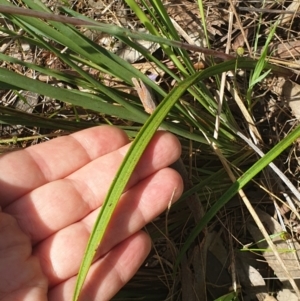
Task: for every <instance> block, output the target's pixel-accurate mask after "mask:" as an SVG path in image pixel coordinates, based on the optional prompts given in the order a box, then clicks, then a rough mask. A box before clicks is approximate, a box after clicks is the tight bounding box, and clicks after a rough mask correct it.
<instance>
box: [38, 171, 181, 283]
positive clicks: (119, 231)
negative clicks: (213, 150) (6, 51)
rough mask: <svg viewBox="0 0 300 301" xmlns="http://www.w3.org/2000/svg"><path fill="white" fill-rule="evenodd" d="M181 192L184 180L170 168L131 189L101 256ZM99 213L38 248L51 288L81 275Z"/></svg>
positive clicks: (47, 240)
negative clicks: (80, 270)
mask: <svg viewBox="0 0 300 301" xmlns="http://www.w3.org/2000/svg"><path fill="white" fill-rule="evenodd" d="M182 190H183V184H182V179H181V177H180V176H179V174H177V172H176V171H174V170H173V169H171V168H165V169H163V170H160V171H158V172H157V173H155V174H153V175H151V176H149V177H148V178H146V179H144V180H143V181H141V182H139V183H138V184H137V185H135V186H134V187H132V188H131V189H129V190H128V191H127V192H126V193H125V194H124V195H123V196H122V199H121V200H120V202H119V203H118V206H117V208H116V211H115V214H114V215H113V217H112V220H111V222H110V224H109V227H108V229H107V232H106V234H105V237H104V240H103V244H101V249H100V252H99V253H98V255H99V256H103V255H104V254H106V253H107V252H108V251H109V250H110V249H111V248H113V247H114V246H116V245H117V244H119V243H120V242H121V241H122V240H124V239H126V238H127V237H129V236H131V235H133V234H134V233H135V232H137V231H138V230H139V229H141V228H142V227H143V226H145V225H146V224H147V223H149V222H150V221H151V220H153V219H154V218H155V217H156V216H157V215H159V214H160V213H161V212H162V211H164V210H165V208H166V207H167V206H168V204H169V203H170V202H174V201H176V200H177V199H178V198H179V196H180V195H181V193H182ZM98 213H99V210H95V211H94V212H92V213H91V214H90V215H88V216H87V217H86V218H85V219H83V220H82V221H80V222H78V223H75V224H73V225H70V226H69V227H67V228H65V229H63V230H61V231H59V232H57V233H56V234H54V235H52V236H51V237H49V238H47V239H46V240H44V241H43V242H41V243H40V244H39V245H38V246H37V247H36V248H35V251H34V254H35V256H37V257H38V258H40V263H41V266H42V269H43V272H44V273H45V275H46V276H47V278H48V279H49V282H50V286H53V285H55V284H58V283H60V282H62V281H64V280H65V279H68V278H70V277H72V276H74V275H75V274H76V273H77V272H78V270H79V266H80V263H81V260H82V258H83V254H84V251H85V247H86V244H87V241H88V239H89V236H90V232H91V230H92V228H93V225H94V223H95V219H96V217H97V215H98ZM62 250H63V252H62Z"/></svg>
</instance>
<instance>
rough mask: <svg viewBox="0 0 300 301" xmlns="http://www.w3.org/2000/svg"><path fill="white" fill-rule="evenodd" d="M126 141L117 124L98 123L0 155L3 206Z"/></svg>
mask: <svg viewBox="0 0 300 301" xmlns="http://www.w3.org/2000/svg"><path fill="white" fill-rule="evenodd" d="M126 143H128V137H127V136H126V134H125V133H124V132H123V131H122V130H119V129H118V128H116V127H111V126H100V127H95V128H91V129H87V130H83V131H80V132H77V133H74V134H72V135H69V136H65V137H60V138H57V139H53V140H51V141H49V142H47V143H42V144H39V145H36V146H33V147H29V148H27V149H25V150H22V151H18V152H13V153H9V154H5V155H2V156H1V158H0V169H1V170H5V173H1V174H0V202H1V204H0V205H1V206H2V207H5V206H7V205H8V204H9V203H11V202H12V201H13V200H15V199H16V198H19V197H20V196H22V195H24V194H26V193H28V192H29V191H31V190H33V189H35V188H36V187H39V186H41V185H44V184H45V183H47V182H51V181H54V180H57V179H60V178H64V177H66V176H68V175H69V174H71V173H73V172H74V171H76V170H77V169H79V168H81V167H82V166H84V165H86V164H87V163H88V162H90V161H92V160H94V159H95V158H97V157H100V156H102V155H104V154H107V153H109V152H111V151H114V150H116V149H118V148H120V147H121V146H123V145H125V144H126Z"/></svg>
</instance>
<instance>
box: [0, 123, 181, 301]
mask: <svg viewBox="0 0 300 301" xmlns="http://www.w3.org/2000/svg"><path fill="white" fill-rule="evenodd" d="M129 145H130V144H129V140H128V137H127V136H126V134H125V133H124V132H123V131H121V130H119V129H117V128H115V127H110V126H101V127H95V128H91V129H88V130H84V131H80V132H77V133H74V134H72V135H69V136H65V137H61V138H57V139H54V140H52V141H49V142H46V143H42V144H39V145H36V146H33V147H29V148H27V149H25V150H21V151H18V152H13V153H9V154H5V155H2V156H1V157H0V170H1V173H0V206H1V208H2V211H1V212H0V300H1V301H2V300H5V301H19V300H20V301H21V300H22V301H29V300H30V301H31V300H32V301H33V300H34V301H36V300H39V301H44V300H49V301H54V300H55V301H70V300H71V299H72V294H73V289H74V286H75V281H76V274H77V272H78V269H79V266H80V263H81V260H82V258H83V254H84V251H85V247H86V244H87V241H88V238H89V235H90V233H91V230H92V228H93V224H94V222H95V219H96V217H97V215H98V213H99V209H100V208H101V205H102V203H103V201H104V198H105V195H106V192H107V190H108V188H109V185H110V183H111V181H112V180H113V178H114V175H115V173H116V171H117V169H118V167H119V166H120V164H121V162H122V159H123V157H124V155H125V154H126V152H127V150H128V148H129ZM180 153H181V146H180V143H179V141H178V140H177V138H176V137H175V136H173V135H172V134H170V133H167V132H164V131H161V132H157V133H156V134H155V136H154V138H153V139H152V141H151V143H150V144H149V146H148V147H147V150H146V151H145V153H144V154H143V157H142V158H141V160H140V162H139V163H138V166H137V168H136V169H135V171H134V174H133V175H132V177H131V179H130V181H129V184H128V185H127V188H126V191H125V192H124V193H123V195H122V198H121V199H120V201H119V203H118V205H117V208H116V211H115V213H114V215H113V217H112V220H111V222H110V224H109V227H108V230H107V232H106V234H105V237H104V240H103V245H101V247H100V249H99V250H98V252H97V256H96V259H95V261H94V263H93V265H92V267H91V270H90V272H89V275H88V277H87V280H86V282H85V285H84V288H83V291H82V294H81V297H80V300H97V301H99V300H101V301H102V300H109V299H111V298H112V297H113V296H114V295H115V294H116V293H117V292H118V291H119V290H120V288H121V287H122V286H123V285H124V284H125V283H126V282H127V281H129V280H130V278H131V277H132V276H133V275H134V274H135V273H136V271H137V270H138V268H139V267H140V265H141V264H142V263H143V261H144V260H145V258H146V257H147V255H148V253H149V251H150V248H151V242H150V239H149V237H148V236H147V235H146V234H145V233H144V232H143V231H141V230H140V229H141V228H142V227H143V226H145V225H146V224H147V223H148V222H150V221H151V220H152V219H154V218H155V217H156V216H158V215H159V214H160V213H161V212H163V211H164V210H165V209H166V208H167V206H168V204H169V203H170V201H172V202H173V201H176V200H177V199H178V198H179V197H180V195H181V193H182V190H183V184H182V180H181V177H180V176H179V174H178V173H177V172H176V171H174V170H173V169H171V168H168V166H169V165H170V164H172V163H173V162H174V161H176V160H177V159H178V158H179V156H180ZM173 194H174V195H173ZM172 195H173V197H172Z"/></svg>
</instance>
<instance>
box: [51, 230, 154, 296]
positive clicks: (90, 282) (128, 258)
mask: <svg viewBox="0 0 300 301" xmlns="http://www.w3.org/2000/svg"><path fill="white" fill-rule="evenodd" d="M150 247H151V242H150V239H149V237H148V236H147V235H146V234H145V233H144V232H142V231H139V232H137V233H136V234H134V235H132V236H131V237H129V238H128V239H126V240H125V241H123V242H122V243H120V244H119V245H117V246H116V247H115V248H113V249H112V250H111V252H109V254H107V255H106V256H105V257H103V258H101V259H100V260H98V261H96V262H95V263H94V264H93V265H92V266H91V269H90V271H89V274H88V276H87V279H86V282H85V285H84V287H83V290H82V293H81V295H80V298H79V300H101V301H106V300H111V298H112V297H113V296H114V295H115V294H116V293H117V292H118V291H119V289H120V288H121V287H122V286H124V284H125V283H126V282H128V281H129V280H130V279H131V278H132V277H133V275H134V274H135V273H136V271H137V270H138V268H139V267H140V266H141V264H142V263H143V261H144V260H145V259H146V256H147V255H148V253H149V251H150ZM75 282H76V277H72V278H71V279H68V280H66V281H64V282H62V283H61V284H59V285H57V286H56V287H54V288H52V289H51V290H50V291H49V294H48V298H49V301H69V300H71V299H72V296H73V291H74V288H75Z"/></svg>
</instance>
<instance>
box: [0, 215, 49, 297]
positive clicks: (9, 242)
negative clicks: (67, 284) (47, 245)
mask: <svg viewBox="0 0 300 301" xmlns="http://www.w3.org/2000/svg"><path fill="white" fill-rule="evenodd" d="M31 252H32V246H31V243H30V239H29V237H28V236H26V235H25V234H24V233H23V232H22V231H21V229H20V227H19V226H18V223H17V222H16V220H15V219H14V218H13V217H12V216H10V215H8V214H5V213H0V299H1V300H40V301H42V300H45V301H46V300H47V298H46V294H47V291H48V283H47V279H46V278H45V276H44V275H43V273H42V270H41V266H40V265H39V262H38V260H37V258H36V257H33V256H31ZM27 298H28V299H27Z"/></svg>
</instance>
